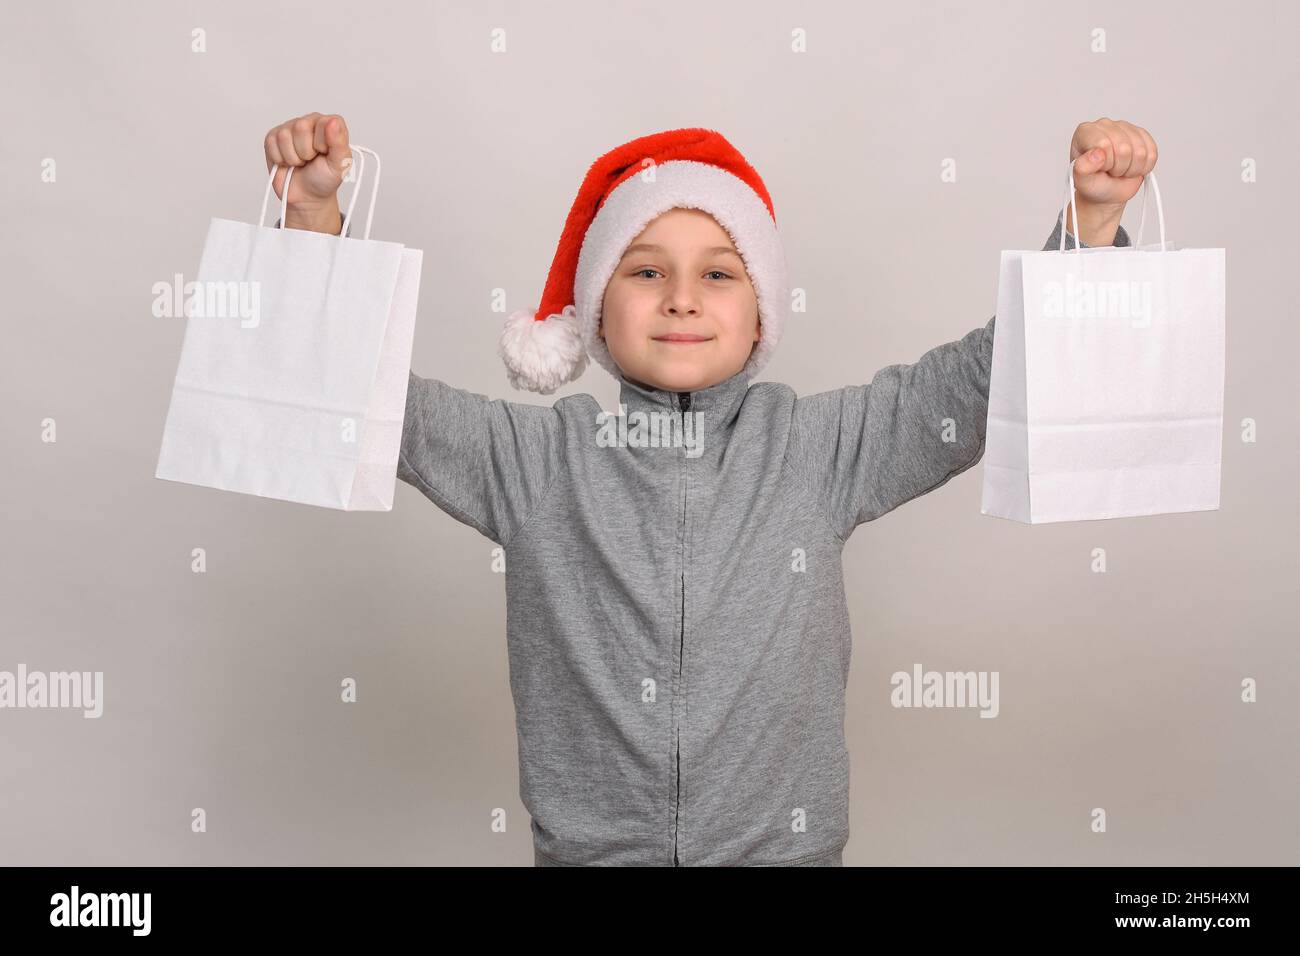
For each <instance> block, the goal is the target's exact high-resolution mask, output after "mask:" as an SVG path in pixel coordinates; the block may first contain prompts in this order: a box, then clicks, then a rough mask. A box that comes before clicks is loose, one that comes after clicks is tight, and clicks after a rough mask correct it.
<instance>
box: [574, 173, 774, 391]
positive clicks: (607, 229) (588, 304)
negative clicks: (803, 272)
mask: <svg viewBox="0 0 1300 956" xmlns="http://www.w3.org/2000/svg"><path fill="white" fill-rule="evenodd" d="M649 169H650V170H651V171H652V172H653V174H654V179H653V180H648V179H647V178H646V175H647V174H646V173H644V172H642V173H637V174H636V175H633V176H630V177H628V178H627V179H625V180H623V182H621V183H619V184H618V186H617V187H615V189H614V190H613V191H612V192H611V193H610V194H609V196H608V197H607V198H606V200H605V204H604V205H603V206H601V207H600V211H599V212H597V213H596V217H595V219H593V220H592V223H591V225H590V226H588V227H587V233H586V235H585V236H584V237H583V240H582V251H581V252H580V253H579V254H578V270H577V274H576V276H575V278H574V285H573V297H574V300H575V303H576V309H577V321H578V330H579V332H580V334H581V340H582V341H583V342H584V343H586V347H587V353H588V354H589V355H590V356H591V357H592V358H594V359H595V360H596V361H597V362H599V363H600V364H601V365H602V366H604V368H605V369H606V370H607V371H608V372H609V373H610V374H611V375H613V376H614V377H615V378H618V377H619V375H620V374H621V372H620V371H619V368H618V365H617V364H616V363H615V362H614V357H613V356H612V355H610V354H609V348H608V347H607V346H606V345H605V341H604V339H602V338H601V337H600V336H599V335H597V330H598V328H599V325H600V310H601V304H602V303H603V301H604V299H605V287H606V286H607V285H608V284H609V280H610V277H611V276H613V275H614V270H615V269H616V268H618V263H619V261H620V260H621V259H622V258H623V252H624V250H626V249H627V247H628V246H630V245H631V244H632V240H633V239H635V238H636V237H637V236H638V235H640V233H641V231H642V230H643V229H645V227H646V226H648V225H649V224H650V223H651V222H652V221H653V220H654V219H655V217H657V216H659V215H661V214H662V213H665V212H667V211H668V210H669V209H674V208H678V207H685V208H690V209H700V210H703V211H704V212H707V213H709V214H710V215H712V216H713V218H714V219H716V220H717V221H718V224H719V225H721V226H722V228H723V229H725V230H726V231H727V233H728V235H730V236H731V241H732V242H733V243H735V245H736V251H737V252H739V253H740V257H741V258H742V259H743V260H744V261H745V271H746V272H747V273H748V274H749V281H750V282H751V283H752V284H753V286H754V292H755V295H756V296H757V298H758V314H759V321H760V328H761V331H760V337H759V341H758V343H757V344H756V346H755V347H754V351H753V353H752V354H751V355H750V357H749V361H748V362H746V363H745V369H744V370H745V371H746V372H747V373H748V377H750V378H753V377H754V376H755V375H756V374H757V373H758V371H759V369H761V368H762V367H763V366H764V365H766V364H767V361H768V359H770V358H771V357H772V353H773V351H774V350H775V349H776V346H777V343H778V342H779V341H780V340H781V332H782V330H783V329H784V327H785V319H786V315H787V313H788V312H789V311H790V294H789V286H788V280H787V278H786V263H785V250H784V248H783V247H782V245H781V239H780V236H779V235H778V233H777V230H776V223H775V221H773V219H772V215H771V213H769V212H768V211H767V206H766V205H765V204H764V203H763V200H762V199H760V198H759V195H758V193H756V192H754V190H753V189H751V188H750V186H749V184H748V183H746V182H745V181H744V180H742V179H741V178H740V177H738V176H734V175H732V174H731V173H729V172H727V171H726V170H725V169H721V168H719V167H717V166H713V165H711V164H709V163H701V162H697V161H695V160H686V159H675V160H670V161H668V162H663V163H659V164H657V165H655V166H653V167H649ZM565 311H566V312H567V311H568V310H567V309H566V310H565Z"/></svg>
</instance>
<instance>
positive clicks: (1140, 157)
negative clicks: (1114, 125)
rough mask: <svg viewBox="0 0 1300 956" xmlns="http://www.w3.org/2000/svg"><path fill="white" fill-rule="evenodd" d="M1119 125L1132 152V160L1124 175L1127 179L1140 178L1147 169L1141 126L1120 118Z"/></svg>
mask: <svg viewBox="0 0 1300 956" xmlns="http://www.w3.org/2000/svg"><path fill="white" fill-rule="evenodd" d="M1119 125H1120V128H1121V129H1122V130H1123V132H1124V137H1125V140H1126V141H1127V143H1128V145H1129V149H1130V150H1131V152H1132V160H1131V162H1130V163H1129V167H1128V171H1127V172H1126V173H1125V176H1126V177H1127V178H1129V179H1140V178H1142V177H1143V176H1145V175H1146V171H1147V141H1146V140H1145V139H1143V138H1142V130H1141V128H1139V127H1137V126H1134V125H1133V124H1132V123H1130V122H1128V121H1127V120H1120V121H1119Z"/></svg>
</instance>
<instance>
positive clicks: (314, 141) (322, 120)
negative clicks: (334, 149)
mask: <svg viewBox="0 0 1300 956" xmlns="http://www.w3.org/2000/svg"><path fill="white" fill-rule="evenodd" d="M311 115H312V116H314V117H315V118H316V122H315V123H313V124H312V127H311V148H312V149H314V150H316V152H317V153H323V152H325V149H326V146H325V124H326V122H328V121H329V118H330V115H331V114H321V113H312V114H311Z"/></svg>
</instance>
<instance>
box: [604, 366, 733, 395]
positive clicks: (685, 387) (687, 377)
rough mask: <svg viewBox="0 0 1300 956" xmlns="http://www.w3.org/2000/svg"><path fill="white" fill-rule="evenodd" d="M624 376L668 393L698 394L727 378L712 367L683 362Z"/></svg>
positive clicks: (637, 370) (627, 372)
mask: <svg viewBox="0 0 1300 956" xmlns="http://www.w3.org/2000/svg"><path fill="white" fill-rule="evenodd" d="M620 368H622V367H621V366H620ZM623 374H624V375H625V376H626V377H627V378H629V379H631V380H632V381H633V382H636V383H638V384H641V385H648V386H650V387H651V388H657V389H662V390H663V391H668V392H698V391H700V390H701V389H704V388H708V387H709V386H711V385H717V384H718V383H719V382H721V381H724V380H725V379H726V378H727V376H726V375H721V376H719V375H718V374H717V373H716V370H715V369H713V368H712V367H711V366H710V367H708V368H705V367H702V366H701V365H700V364H698V363H691V362H681V361H677V362H660V363H656V364H655V366H654V367H652V368H647V367H641V368H639V369H634V370H632V371H628V370H623Z"/></svg>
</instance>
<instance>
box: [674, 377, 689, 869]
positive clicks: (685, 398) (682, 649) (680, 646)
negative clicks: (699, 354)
mask: <svg viewBox="0 0 1300 956" xmlns="http://www.w3.org/2000/svg"><path fill="white" fill-rule="evenodd" d="M677 397H678V398H679V399H680V400H681V407H682V430H683V433H685V429H686V412H687V411H688V410H689V409H690V407H691V393H690V392H678V393H677ZM685 469H686V465H685V461H684V460H683V464H682V470H683V474H682V525H683V527H682V558H683V564H682V622H681V631H680V633H679V634H678V643H677V667H678V680H677V686H678V688H679V689H680V688H681V685H682V677H681V675H682V673H683V672H684V671H685V669H686V565H685V556H686V539H685V535H686V528H685V524H686V476H685ZM674 743H675V745H676V750H677V801H676V803H677V807H676V813H675V815H674V817H673V866H681V861H680V860H679V859H678V857H677V835H678V825H679V823H680V821H681V817H682V728H681V719H680V718H678V723H677V727H676V729H675V737H674Z"/></svg>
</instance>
